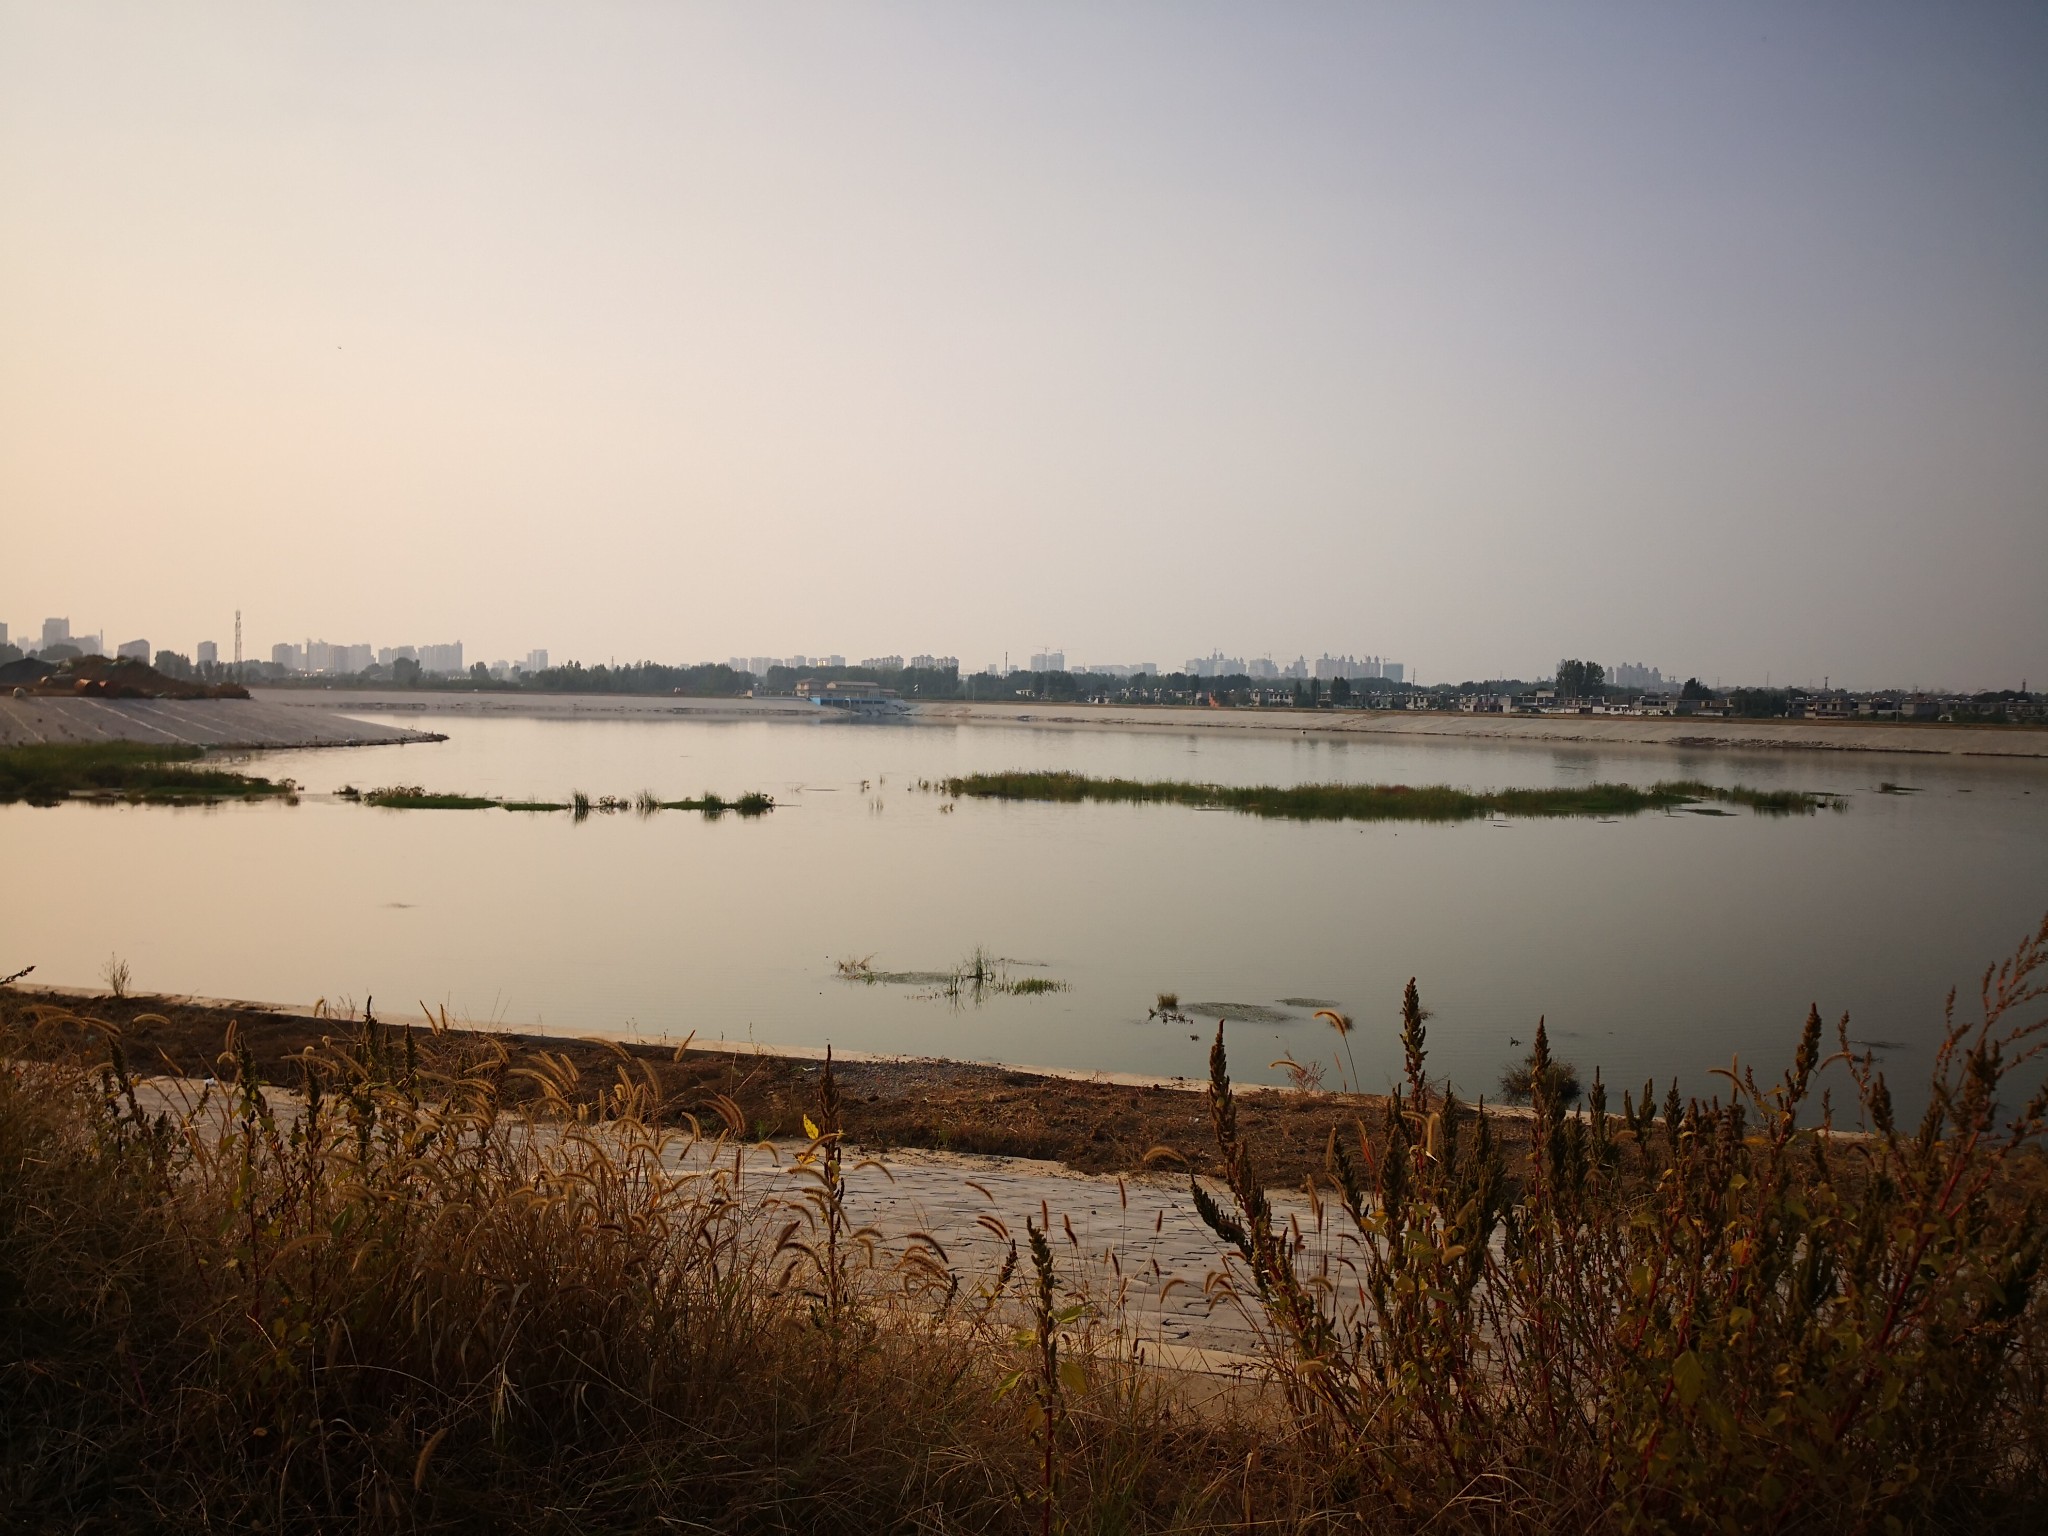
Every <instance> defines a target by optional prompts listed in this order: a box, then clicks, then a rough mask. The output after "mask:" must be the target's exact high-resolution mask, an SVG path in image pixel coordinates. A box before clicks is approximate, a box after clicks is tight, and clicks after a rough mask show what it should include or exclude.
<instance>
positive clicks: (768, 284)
mask: <svg viewBox="0 0 2048 1536" xmlns="http://www.w3.org/2000/svg"><path fill="white" fill-rule="evenodd" d="M1621 60H1625V61H1626V66H1625V67H1623V66H1622V65H1621V64H1620V63H1619V62H1617V61H1621ZM2044 60H2048V12H2043V11H2042V10H2040V9H2039V8H2026V7H2006V6H1996V5H1993V6H1982V7H1968V8H1964V9H1962V10H1955V9H1946V10H1931V9H1927V8H1915V7H1908V6H1899V5H1891V4H1882V3H1881V4H1877V5H1848V4H1839V3H1836V4H1829V3H1823V4H1819V5H1815V6H1810V7H1805V8H1802V9H1800V10H1798V11H1796V12H1787V11H1785V10H1784V8H1782V7H1776V6H1768V5H1740V4H1738V5H1730V6H1721V7H1713V8H1711V9H1693V10H1660V11H1636V12H1631V11H1626V10H1618V9H1616V8H1613V7H1608V6H1595V5H1582V4H1564V5H1559V6H1553V7H1544V8H1541V9H1540V10H1532V9H1529V8H1526V7H1515V6H1507V5H1484V4H1482V5H1478V6H1473V7H1467V8H1456V9H1444V8H1428V7H1355V8H1335V9H1323V10H1309V11H1300V12H1285V11H1282V12H1266V11H1260V10H1256V9H1230V8H1215V9H1201V8H1192V9H1191V8H1188V7H1182V6H1172V5H1166V4H1156V3H1147V0H1134V3H1133V4H1132V5H1130V6H1127V7H1119V8H1117V9H1116V10H1115V11H1113V12H1101V11H1095V10H1089V9H1085V8H1066V9H1062V8H1053V9H1051V10H1043V9H1037V8H1033V9H1031V10H1024V9H1010V10H1004V9H1000V8H996V9H984V8H975V9H973V10H971V11H963V10H959V9H957V8H950V7H940V6H933V5H929V4H918V3H901V4H891V3H885V0H878V3H876V4H873V5H867V6H862V7H857V8H840V9H829V10H823V11H806V12H802V13H797V12H794V11H790V10H787V9H785V8H782V7H777V6H773V5H769V6H752V5H746V6H741V5H722V4H718V3H715V0H707V3H706V4H703V5H693V6H689V7H675V8H665V7H624V8H612V9H608V10H601V11H598V12H595V13H590V12H586V11H580V10H571V9H564V8H558V7H549V6H537V5H524V4H520V3H517V0H512V3H507V4H504V5H494V6H490V7H482V8H480V7H475V6H472V5H464V4H457V5H452V6H449V7H445V8H437V9H434V10H431V11H428V12H423V13H422V12H417V11H411V10H408V11H405V12H399V11H397V10H395V9H392V8H389V7H386V6H380V5H374V4H373V5H370V6H364V7H347V8H339V9H337V8H332V7H313V6H304V5H284V6H277V7H265V8H262V9H261V10H260V11H259V10H249V9H245V8H243V7H240V6H236V5H228V4H216V3H210V0H198V3H195V4H193V5H189V6H178V7H168V8H155V9H150V8H144V9H141V10H134V9H132V8H125V7H111V8H110V7H106V6H102V5H99V4H95V3H93V0H83V3H80V4H78V5H67V6H56V7H52V6H35V5H26V4H14V3H6V4H0V190H4V192H5V195H6V198H7V205H8V207H9V210H10V213H11V215H12V218H11V220H10V229H11V231H12V233H13V238H11V239H10V240H9V241H8V242H7V243H6V245H5V247H4V249H0V328H4V330H5V333H6V334H7V336H8V338H9V344H8V346H7V348H6V349H5V350H4V352H0V506H5V507H6V508H7V515H8V522H9V559H8V561H7V562H6V565H5V569H4V570H0V611H9V612H13V613H17V614H18V613H23V612H26V611H29V609H30V608H31V607H32V606H38V605H42V604H46V603H47V604H52V605H55V606H61V604H62V603H63V602H66V601H69V599H67V598H66V597H65V596H64V594H67V593H79V592H83V593H89V594H91V595H92V596H93V600H94V601H95V602H96V603H99V604H101V605H102V607H103V609H104V612H103V613H102V614H101V615H99V616H97V617H93V618H91V619H90V620H87V619H86V618H85V617H84V616H83V615H81V627H84V626H85V625H86V624H87V623H88V622H89V623H90V624H92V625H95V626H97V625H98V624H100V623H102V622H110V621H112V619H113V618H114V616H116V615H120V616H123V622H124V623H128V624H131V625H132V626H133V627H132V628H131V629H129V630H128V631H126V633H124V634H120V635H116V634H109V635H108V636H107V639H108V640H109V642H110V643H119V641H120V640H121V639H123V638H127V637H128V636H130V635H136V634H148V635H151V636H156V635H160V634H185V635H193V636H198V635H201V634H205V633H211V634H213V636H214V637H215V638H216V639H225V630H224V625H223V621H222V620H218V619H216V620H211V621H208V622H206V623H205V624H204V625H202V622H201V621H202V619H203V618H204V617H205V616H206V615H209V614H211V615H225V614H227V613H229V612H230V611H232V609H234V608H236V607H242V608H244V609H245V610H247V611H248V612H249V614H250V622H251V623H252V625H254V626H255V627H256V628H257V629H265V628H266V627H267V621H266V620H263V619H260V618H258V617H257V615H258V613H259V612H260V613H262V614H268V615H275V616H279V624H280V627H281V626H282V624H283V623H284V622H286V620H285V619H284V618H283V616H286V615H289V616H290V617H289V620H288V622H289V623H290V624H291V625H292V627H293V630H294V631H295V632H294V633H293V634H291V635H290V637H289V638H291V639H293V640H303V639H304V638H305V636H306V634H307V633H308V632H310V633H312V634H313V635H316V636H317V635H319V634H321V633H325V634H328V635H330V636H332V635H337V634H341V633H343V632H351V633H355V634H357V635H362V634H382V635H396V634H400V633H403V632H408V631H412V632H415V633H416V632H417V631H415V630H414V629H413V626H414V624H415V623H416V622H417V619H418V617H419V616H422V615H425V616H429V617H430V619H431V625H432V627H433V628H434V629H436V630H439V631H440V632H441V633H443V634H444V635H448V634H461V635H463V636H464V637H465V638H466V640H467V641H468V643H469V645H470V647H471V648H472V650H473V651H474V652H476V653H480V654H486V655H494V656H495V655H504V656H512V655H517V654H519V653H520V652H522V651H523V650H524V649H525V648H526V646H527V645H529V644H531V639H530V638H529V637H532V636H538V635H543V634H544V635H545V636H546V637H547V639H548V643H549V644H550V646H551V647H552V648H553V649H554V650H555V651H556V653H557V654H559V655H563V656H568V655H580V656H584V657H593V656H604V655H610V654H618V655H622V656H624V655H634V656H660V655H697V656H717V657H722V656H725V655H728V654H731V653H732V652H733V651H734V650H735V649H736V648H738V647H742V646H743V647H745V648H747V649H748V650H750V651H751V650H752V649H753V648H755V647H759V648H760V649H762V650H764V651H765V650H766V649H768V648H769V646H770V645H771V644H773V643H774V637H776V636H782V635H791V634H808V635H817V636H821V637H829V643H830V644H831V645H832V646H833V647H835V648H839V649H843V650H844V652H845V654H848V655H855V654H878V653H884V652H887V651H892V650H894V649H895V648H896V647H897V646H899V645H902V644H904V643H906V637H909V638H915V637H918V636H929V637H933V638H934V639H939V638H943V640H944V642H945V646H946V649H948V650H949V651H955V652H957V653H959V654H960V655H961V656H962V657H963V660H965V661H966V662H967V663H968V664H969V665H975V664H976V662H975V658H977V657H978V658H993V657H999V656H1000V655H1001V654H1002V652H1003V650H1004V649H1005V648H1006V647H1008V648H1009V649H1010V650H1011V651H1012V652H1013V654H1015V653H1020V652H1021V653H1028V652H1030V651H1032V650H1043V649H1044V642H1045V641H1046V640H1047V639H1050V638H1052V637H1054V636H1058V637H1061V638H1062V639H1063V640H1064V642H1065V648H1066V651H1067V653H1068V654H1069V655H1070V656H1075V657H1081V656H1089V657H1123V658H1141V657H1153V658H1156V659H1157V660H1159V661H1160V663H1161V664H1162V665H1170V664H1172V663H1173V662H1174V661H1176V660H1178V659H1180V658H1183V657H1192V656H1197V655H1202V654H1205V653H1207V652H1208V651H1209V650H1211V649H1212V648H1214V647H1217V646H1221V647H1222V648H1223V649H1224V650H1226V651H1227V652H1228V653H1230V654H1233V655H1239V654H1246V655H1248V654H1251V653H1253V652H1255V651H1260V650H1271V651H1272V653H1273V654H1275V655H1276V656H1278V655H1286V656H1289V657H1292V656H1294V655H1297V654H1308V655H1313V654H1315V653H1316V652H1317V651H1319V650H1320V649H1322V648H1324V647H1325V646H1326V645H1328V646H1333V647H1334V648H1336V649H1351V650H1354V651H1355V650H1358V649H1360V648H1361V647H1362V646H1370V647H1372V648H1373V649H1376V650H1385V649H1387V648H1389V647H1392V648H1396V649H1399V650H1402V651H1404V652H1406V653H1407V654H1408V656H1409V657H1410V659H1411V660H1412V662H1413V663H1414V664H1415V665H1417V666H1419V667H1420V668H1421V669H1422V671H1423V673H1424V675H1425V676H1450V675H1453V674H1477V673H1483V672H1487V671H1492V670H1499V669H1500V668H1501V667H1502V666H1503V664H1504V663H1503V658H1530V657H1538V658H1540V657H1546V656H1556V655H1560V654H1595V655H1620V654H1623V653H1629V654H1634V653H1637V652H1642V653H1646V654H1655V655H1658V656H1661V657H1664V658H1667V660H1668V659H1672V658H1680V657H1683V658H1687V659H1688V667H1687V670H1693V669H1698V670H1701V671H1704V672H1711V673H1715V674H1718V675H1721V676H1724V677H1757V678H1761V677H1762V676H1763V675H1764V674H1765V673H1766V672H1769V673H1771V674H1773V675H1777V676H1799V677H1805V676H1809V675H1810V676H1813V677H1816V678H1818V677H1819V676H1821V675H1823V674H1831V675H1833V676H1835V677H1837V678H1839V679H1847V680H1849V681H1851V682H1868V683H1871V684H1878V683H1885V682H1889V681H1891V680H1894V679H1910V678H1911V677H1912V676H1913V675H1915V674H1926V676H1925V677H1924V678H1923V679H1922V680H1923V681H1928V682H1932V681H1935V680H1937V679H1943V680H1947V681H1949V682H1953V683H1956V684H1959V685H1960V684H1965V683H1970V684H1982V685H1987V686H1988V685H1994V684H2006V683H2017V682H2018V680H2019V679H2020V678H2021V677H2023V676H2036V677H2038V676H2042V675H2048V614H2044V609H2043V605H2041V604H2040V603H2039V602H2038V600H2037V594H2036V593H2035V590H2034V589H2035V587H2036V586H2037V585H2038V578H2037V573H2038V572H2039V571H2041V570H2043V569H2048V434H2043V433H2042V432H2041V431H2040V430H2039V423H2040V422H2041V421H2042V420H2043V419H2048V306H2043V305H2042V304H2041V303H2040V302H2039V294H2040V292H2041V291H2042V288H2043V285H2044V282H2048V184H2044V182H2043V179H2042V177H2041V174H2040V165H2041V153H2040V151H2041V146H2042V145H2043V144H2044V143H2048V97H2044V95H2043V93H2041V92H2040V91H2039V90H2038V89H2036V85H2035V83H2036V81H2037V80H2038V78H2039V71H2040V68H2041V66H2042V63H2043V61H2044ZM1017 636H1024V637H1026V638H1025V640H1024V642H1023V643H1022V645H1021V646H1020V645H1019V644H1018V642H1017V640H1016V639H1015V638H1014V637H1017ZM1338 637H1342V638H1338ZM1353 637H1356V638H1353ZM282 638H286V637H285V636H282V635H278V634H275V633H273V634H271V635H270V636H269V640H268V641H267V642H266V644H267V643H274V642H275V641H276V640H279V639H282ZM783 644H786V641H785V642H783ZM1527 665H1528V663H1527V662H1526V660H1525V661H1524V663H1523V666H1522V667H1517V668H1515V670H1524V669H1525V668H1526V666H1527Z"/></svg>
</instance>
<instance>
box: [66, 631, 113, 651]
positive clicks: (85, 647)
mask: <svg viewBox="0 0 2048 1536" xmlns="http://www.w3.org/2000/svg"><path fill="white" fill-rule="evenodd" d="M71 644H73V645H75V646H77V647H78V654H79V655H81V656H104V655H106V654H107V637H106V636H105V635H73V636H72V637H71Z"/></svg>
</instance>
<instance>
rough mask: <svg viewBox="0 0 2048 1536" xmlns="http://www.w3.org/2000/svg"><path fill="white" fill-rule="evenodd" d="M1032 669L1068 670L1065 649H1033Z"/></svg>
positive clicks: (1038, 670)
mask: <svg viewBox="0 0 2048 1536" xmlns="http://www.w3.org/2000/svg"><path fill="white" fill-rule="evenodd" d="M1031 670H1032V671H1034V672H1064V671H1066V670H1067V653H1066V652H1065V651H1033V652H1032V653H1031Z"/></svg>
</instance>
